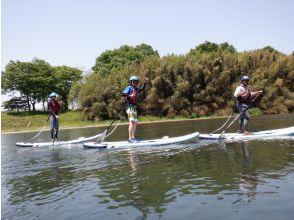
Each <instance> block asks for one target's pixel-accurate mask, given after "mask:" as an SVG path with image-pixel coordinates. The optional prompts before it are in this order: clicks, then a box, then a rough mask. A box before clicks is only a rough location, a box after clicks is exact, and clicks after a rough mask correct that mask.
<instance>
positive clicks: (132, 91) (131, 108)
mask: <svg viewBox="0 0 294 220" xmlns="http://www.w3.org/2000/svg"><path fill="white" fill-rule="evenodd" d="M139 81H140V80H139V77H137V76H132V77H131V78H130V85H129V86H127V87H126V88H125V90H124V91H123V92H122V96H123V97H124V98H125V100H126V102H127V108H126V112H127V115H128V119H129V128H128V132H129V139H128V141H129V142H130V143H136V142H138V139H136V138H135V133H136V128H137V124H138V119H137V118H138V113H137V104H138V94H139V93H140V92H141V91H142V90H144V89H145V87H146V84H147V82H148V81H149V80H148V78H145V81H144V83H143V85H142V87H141V88H139V87H138V84H139Z"/></svg>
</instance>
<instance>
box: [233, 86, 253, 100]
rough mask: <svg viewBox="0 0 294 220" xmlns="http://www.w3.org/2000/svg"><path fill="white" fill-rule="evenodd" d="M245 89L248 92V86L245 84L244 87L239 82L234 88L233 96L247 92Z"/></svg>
mask: <svg viewBox="0 0 294 220" xmlns="http://www.w3.org/2000/svg"><path fill="white" fill-rule="evenodd" d="M247 91H249V92H250V90H249V88H248V87H247V86H246V87H244V86H243V85H242V84H241V85H239V86H238V87H237V88H236V90H235V93H234V96H235V97H238V96H240V95H241V94H244V93H245V92H247Z"/></svg>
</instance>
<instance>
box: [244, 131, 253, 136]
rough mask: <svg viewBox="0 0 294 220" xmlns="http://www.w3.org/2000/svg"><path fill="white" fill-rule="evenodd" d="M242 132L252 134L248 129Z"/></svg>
mask: <svg viewBox="0 0 294 220" xmlns="http://www.w3.org/2000/svg"><path fill="white" fill-rule="evenodd" d="M244 134H245V135H250V134H252V133H251V132H250V131H244Z"/></svg>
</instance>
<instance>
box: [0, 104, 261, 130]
mask: <svg viewBox="0 0 294 220" xmlns="http://www.w3.org/2000/svg"><path fill="white" fill-rule="evenodd" d="M250 113H251V115H261V114H262V112H261V111H260V110H259V109H258V108H252V109H250ZM195 117H196V116H195ZM195 117H194V116H193V115H192V116H190V117H188V118H187V117H183V116H176V117H173V118H167V117H158V116H139V122H143V123H144V122H154V121H167V120H189V119H195ZM196 118H198V117H196ZM201 118H202V119H203V118H212V117H201ZM111 122H112V119H111V120H103V121H98V120H97V121H85V120H83V112H80V111H66V112H62V114H61V116H60V128H73V127H87V126H108V125H109V124H110V123H111ZM122 123H128V121H127V119H126V118H125V119H124V120H123V121H122ZM41 129H49V121H48V113H47V112H43V111H37V112H19V113H16V112H14V113H7V112H2V113H1V132H19V131H32V130H41Z"/></svg>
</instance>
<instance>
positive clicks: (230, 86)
mask: <svg viewBox="0 0 294 220" xmlns="http://www.w3.org/2000/svg"><path fill="white" fill-rule="evenodd" d="M8 66H9V64H8ZM8 70H9V68H8V67H6V69H5V72H4V73H2V83H3V76H4V74H5V73H6V72H7V71H8ZM92 70H93V72H92V73H89V74H87V75H85V76H84V77H83V78H79V77H78V78H75V80H72V82H73V84H72V85H70V88H69V89H68V90H67V92H68V93H67V94H66V95H68V99H67V101H68V102H74V103H78V106H79V109H80V110H82V111H83V112H84V116H85V119H88V120H94V119H106V118H113V117H114V116H115V115H116V114H117V113H118V112H120V111H121V110H123V109H124V107H125V103H124V101H123V100H122V99H121V92H122V90H123V89H124V88H125V86H127V85H128V84H129V81H128V80H129V78H130V76H131V75H138V76H139V77H140V78H143V77H148V78H149V79H150V82H149V84H148V85H147V88H146V90H145V91H144V92H143V93H142V94H141V95H140V105H139V106H140V109H139V111H140V114H141V115H156V116H167V117H171V118H172V117H175V116H178V115H181V116H185V117H190V118H194V117H200V116H209V115H228V114H230V113H231V112H232V110H233V107H234V104H235V99H234V97H233V92H234V90H235V88H236V87H237V85H238V84H239V83H240V80H239V79H240V76H241V75H243V74H246V75H248V76H249V77H250V86H251V89H252V90H260V89H261V90H263V92H264V93H263V95H262V96H260V97H259V98H258V99H257V101H256V106H258V107H259V108H260V109H261V110H262V111H263V112H264V113H265V114H279V113H288V112H293V109H294V93H293V92H294V91H293V88H294V86H293V82H294V54H293V53H292V54H290V55H286V54H283V53H281V52H279V51H277V50H275V49H274V48H272V47H270V46H267V47H264V48H261V49H256V50H253V51H244V52H238V51H237V50H236V49H235V47H234V46H232V45H230V44H228V43H227V42H225V43H221V44H216V43H211V42H207V41H206V42H204V43H202V44H200V45H197V46H196V47H195V48H192V49H191V50H190V51H189V52H188V53H187V54H183V55H176V54H169V55H166V56H163V57H160V56H159V54H158V52H157V51H156V50H154V49H153V48H152V47H151V46H150V45H147V44H141V45H137V46H135V47H132V46H128V45H123V46H121V47H120V48H118V49H114V50H107V51H105V52H103V53H102V54H101V55H100V56H98V57H97V58H96V63H95V65H94V66H93V67H92ZM10 72H11V71H10ZM60 73H61V72H60ZM61 75H62V73H61ZM2 85H3V84H2ZM16 89H18V88H16ZM47 91H48V90H47ZM47 91H46V92H47ZM56 91H57V92H58V90H56ZM39 92H40V93H41V91H39ZM47 93H48V92H47ZM66 98H67V96H66Z"/></svg>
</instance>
